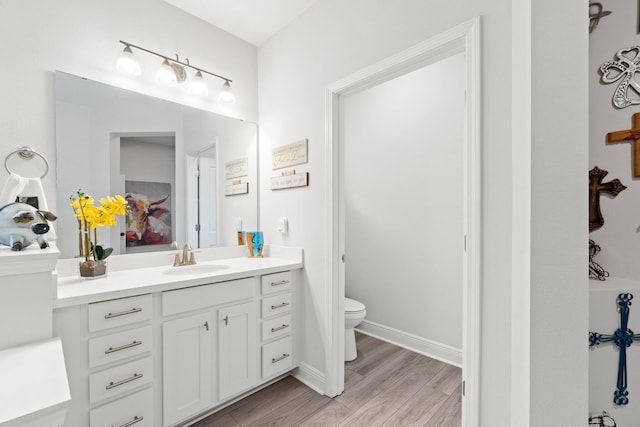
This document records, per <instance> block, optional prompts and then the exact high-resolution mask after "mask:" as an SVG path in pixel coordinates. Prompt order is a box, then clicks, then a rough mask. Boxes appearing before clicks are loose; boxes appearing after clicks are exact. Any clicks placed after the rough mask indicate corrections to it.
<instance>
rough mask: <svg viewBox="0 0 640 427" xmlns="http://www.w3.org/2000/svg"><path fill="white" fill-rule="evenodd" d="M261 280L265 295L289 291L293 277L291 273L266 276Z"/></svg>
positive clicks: (284, 272) (285, 272)
mask: <svg viewBox="0 0 640 427" xmlns="http://www.w3.org/2000/svg"><path fill="white" fill-rule="evenodd" d="M261 280H262V294H263V295H266V294H272V293H274V292H280V291H286V290H289V289H291V285H292V275H291V272H290V271H283V272H282V273H275V274H267V275H266V276H262V278H261Z"/></svg>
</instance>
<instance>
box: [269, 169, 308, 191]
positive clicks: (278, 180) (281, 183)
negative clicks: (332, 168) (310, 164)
mask: <svg viewBox="0 0 640 427" xmlns="http://www.w3.org/2000/svg"><path fill="white" fill-rule="evenodd" d="M308 185H309V172H300V173H295V171H292V172H291V173H283V174H282V176H275V177H273V178H271V189H272V190H282V189H285V188H294V187H306V186H308Z"/></svg>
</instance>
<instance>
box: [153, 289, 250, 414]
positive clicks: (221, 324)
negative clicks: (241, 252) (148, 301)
mask: <svg viewBox="0 0 640 427" xmlns="http://www.w3.org/2000/svg"><path fill="white" fill-rule="evenodd" d="M258 283H259V280H258V278H257V277H252V278H247V279H240V280H233V281H228V282H222V283H214V284H210V285H203V286H195V287H190V288H186V289H179V290H174V291H167V292H163V294H162V314H163V316H165V317H167V318H169V319H171V320H166V321H164V322H163V323H162V355H163V368H162V371H163V419H164V425H165V426H171V425H175V424H176V423H178V422H180V421H183V420H186V419H189V418H191V417H193V416H195V415H197V414H199V413H201V412H203V411H205V410H207V409H212V408H213V407H214V406H215V405H216V404H217V403H218V402H220V401H223V400H225V399H228V398H230V397H232V396H235V395H237V394H239V393H241V392H243V391H246V390H249V389H250V388H252V387H254V386H255V385H256V384H257V374H256V372H257V363H256V362H257V353H258V341H257V326H258V325H257V305H256V299H257V297H258V286H259V285H258ZM175 316H179V317H178V318H174V317H175Z"/></svg>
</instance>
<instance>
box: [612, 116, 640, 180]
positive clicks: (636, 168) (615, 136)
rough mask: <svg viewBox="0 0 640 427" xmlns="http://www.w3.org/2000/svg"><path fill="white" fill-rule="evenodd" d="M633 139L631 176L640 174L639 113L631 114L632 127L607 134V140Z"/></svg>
mask: <svg viewBox="0 0 640 427" xmlns="http://www.w3.org/2000/svg"><path fill="white" fill-rule="evenodd" d="M622 141H633V176H635V177H638V176H640V113H635V114H634V115H633V128H632V129H627V130H618V131H615V132H609V133H608V134H607V142H622Z"/></svg>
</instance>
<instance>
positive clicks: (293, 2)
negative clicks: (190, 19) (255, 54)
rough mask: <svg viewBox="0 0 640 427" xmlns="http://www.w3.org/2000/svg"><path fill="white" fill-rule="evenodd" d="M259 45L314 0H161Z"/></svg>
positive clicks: (314, 0)
mask: <svg viewBox="0 0 640 427" xmlns="http://www.w3.org/2000/svg"><path fill="white" fill-rule="evenodd" d="M164 1H166V2H167V3H169V4H171V5H173V6H175V7H177V8H179V9H182V10H184V11H185V12H187V13H190V14H191V15H195V16H197V17H199V18H200V19H203V20H204V21H207V22H209V23H210V24H213V25H215V26H216V27H218V28H221V29H223V30H225V31H226V32H228V33H231V34H233V35H234V36H236V37H238V38H240V39H242V40H245V41H247V42H249V43H251V44H252V45H254V46H260V45H261V44H262V43H264V42H265V41H266V40H267V39H269V37H271V36H272V35H274V34H275V33H277V32H278V31H279V30H280V29H282V28H283V27H285V26H286V25H287V24H288V23H290V22H291V21H293V20H294V19H295V18H296V17H298V16H299V15H300V14H302V12H304V11H305V10H307V9H308V8H309V7H310V6H311V5H313V4H314V3H315V2H316V1H317V0H268V1H266V0H207V1H203V0H164Z"/></svg>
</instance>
